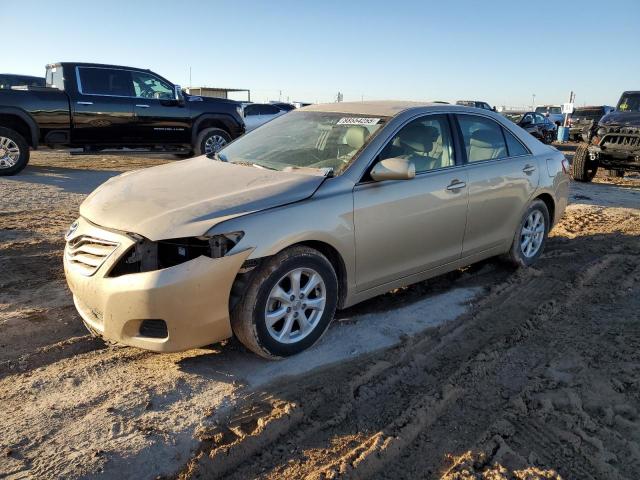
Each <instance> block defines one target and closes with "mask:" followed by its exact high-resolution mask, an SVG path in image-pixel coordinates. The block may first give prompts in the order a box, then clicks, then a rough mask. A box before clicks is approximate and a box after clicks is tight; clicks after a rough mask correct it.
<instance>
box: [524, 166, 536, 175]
mask: <svg viewBox="0 0 640 480" xmlns="http://www.w3.org/2000/svg"><path fill="white" fill-rule="evenodd" d="M522 171H523V172H524V173H527V174H529V173H533V172H535V171H536V167H534V166H533V165H525V166H524V168H523V169H522Z"/></svg>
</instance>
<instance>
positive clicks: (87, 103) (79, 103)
mask: <svg viewBox="0 0 640 480" xmlns="http://www.w3.org/2000/svg"><path fill="white" fill-rule="evenodd" d="M76 103H77V104H78V105H93V102H76Z"/></svg>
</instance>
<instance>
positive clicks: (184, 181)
mask: <svg viewBox="0 0 640 480" xmlns="http://www.w3.org/2000/svg"><path fill="white" fill-rule="evenodd" d="M323 180H324V177H323V176H319V175H318V176H316V175H309V174H301V173H293V172H281V171H273V170H264V169H260V168H257V167H252V166H244V165H236V164H232V163H224V162H219V161H216V160H211V159H209V158H207V157H205V156H202V157H198V158H194V159H192V160H186V161H180V162H174V163H170V164H167V165H161V166H158V167H152V168H147V169H145V170H137V171H134V172H127V173H124V174H122V175H119V176H117V177H114V178H112V179H110V180H108V181H107V182H106V183H104V184H102V185H101V186H100V187H99V188H98V189H96V190H95V191H94V192H93V193H91V195H89V196H88V197H87V198H86V200H85V201H84V202H83V203H82V205H81V206H80V215H82V217H84V218H86V219H87V220H89V221H90V222H93V223H95V224H97V225H100V226H102V227H106V228H112V229H115V230H121V231H125V232H133V233H138V234H140V235H142V236H144V237H146V238H148V239H150V240H162V239H167V238H181V237H192V236H198V235H202V234H204V233H205V232H206V231H207V230H208V229H209V228H211V227H212V226H214V225H216V224H217V223H220V222H222V221H224V220H228V219H230V218H234V217H237V216H240V215H245V214H248V213H252V212H257V211H260V210H264V209H267V208H272V207H277V206H280V205H285V204H287V203H292V202H297V201H300V200H304V199H305V198H308V197H310V196H311V195H313V193H314V192H315V191H316V189H317V188H318V187H319V186H320V184H321V183H322V182H323Z"/></svg>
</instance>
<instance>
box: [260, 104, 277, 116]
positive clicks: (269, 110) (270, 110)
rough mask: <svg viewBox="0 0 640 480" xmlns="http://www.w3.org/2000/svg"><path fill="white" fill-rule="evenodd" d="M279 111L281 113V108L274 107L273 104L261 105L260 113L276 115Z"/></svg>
mask: <svg viewBox="0 0 640 480" xmlns="http://www.w3.org/2000/svg"><path fill="white" fill-rule="evenodd" d="M277 113H280V109H279V108H278V107H274V106H273V105H261V106H260V115H275V114H277Z"/></svg>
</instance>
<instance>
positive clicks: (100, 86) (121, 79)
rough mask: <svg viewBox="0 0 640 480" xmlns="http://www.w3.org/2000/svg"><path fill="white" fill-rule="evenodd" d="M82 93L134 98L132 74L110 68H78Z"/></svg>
mask: <svg viewBox="0 0 640 480" xmlns="http://www.w3.org/2000/svg"><path fill="white" fill-rule="evenodd" d="M78 75H79V77H80V83H81V85H80V86H81V87H82V93H84V94H88V95H92V94H93V95H116V96H121V97H132V96H133V88H132V86H133V85H132V82H131V72H129V71H127V70H115V69H110V68H87V67H81V68H78Z"/></svg>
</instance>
